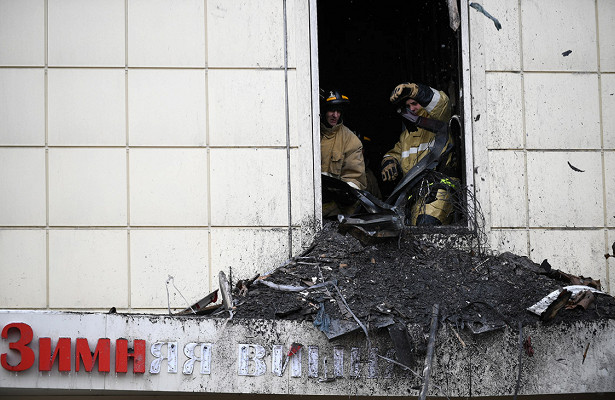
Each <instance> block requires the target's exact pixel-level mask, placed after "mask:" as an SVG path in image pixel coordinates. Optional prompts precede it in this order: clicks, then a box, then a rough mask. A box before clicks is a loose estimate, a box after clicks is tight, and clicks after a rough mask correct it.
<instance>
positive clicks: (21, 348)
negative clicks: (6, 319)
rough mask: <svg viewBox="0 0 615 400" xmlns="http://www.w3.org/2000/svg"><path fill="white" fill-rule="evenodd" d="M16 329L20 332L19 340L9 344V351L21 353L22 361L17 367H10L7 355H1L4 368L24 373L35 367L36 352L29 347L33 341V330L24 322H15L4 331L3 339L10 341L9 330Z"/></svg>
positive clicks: (0, 360) (0, 358)
mask: <svg viewBox="0 0 615 400" xmlns="http://www.w3.org/2000/svg"><path fill="white" fill-rule="evenodd" d="M11 328H15V329H17V330H18V331H19V340H18V341H16V342H12V343H9V349H11V350H15V351H18V352H19V355H20V360H19V363H18V364H17V365H10V364H9V363H8V361H7V359H6V358H7V354H6V353H2V355H0V362H1V363H2V367H3V368H4V369H6V370H7V371H24V370H26V369H28V368H30V367H31V366H32V365H34V350H32V349H31V348H29V347H28V343H30V342H31V341H32V336H33V332H32V328H31V327H30V325H28V324H24V323H23V322H13V323H11V324H8V325H6V326H5V327H4V328H3V329H2V339H8V334H9V329H11Z"/></svg>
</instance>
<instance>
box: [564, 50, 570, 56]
mask: <svg viewBox="0 0 615 400" xmlns="http://www.w3.org/2000/svg"><path fill="white" fill-rule="evenodd" d="M570 53H572V50H566V51H565V52H563V53H562V55H563V56H564V57H568V56H569V55H570Z"/></svg>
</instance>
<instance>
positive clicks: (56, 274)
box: [49, 229, 128, 309]
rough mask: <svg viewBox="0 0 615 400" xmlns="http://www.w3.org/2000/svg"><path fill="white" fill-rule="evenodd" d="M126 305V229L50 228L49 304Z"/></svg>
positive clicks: (102, 306) (55, 305)
mask: <svg viewBox="0 0 615 400" xmlns="http://www.w3.org/2000/svg"><path fill="white" fill-rule="evenodd" d="M127 306H128V239H127V233H126V231H125V230H73V229H70V230H50V231H49V307H51V308H103V309H108V308H110V307H118V308H120V307H127Z"/></svg>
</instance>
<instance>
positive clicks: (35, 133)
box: [0, 3, 45, 146]
mask: <svg viewBox="0 0 615 400" xmlns="http://www.w3.org/2000/svg"><path fill="white" fill-rule="evenodd" d="M0 4H1V3H0ZM0 18H1V17H0ZM0 121H2V123H1V124H0V145H25V146H28V145H34V146H36V145H39V146H43V145H45V71H44V70H43V69H11V68H6V69H4V68H3V69H0Z"/></svg>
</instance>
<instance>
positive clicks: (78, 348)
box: [75, 338, 111, 372]
mask: <svg viewBox="0 0 615 400" xmlns="http://www.w3.org/2000/svg"><path fill="white" fill-rule="evenodd" d="M97 358H98V372H109V371H110V370H111V340H110V339H98V343H97V344H96V349H95V350H94V357H92V352H91V350H90V345H89V344H88V340H87V339H85V338H77V343H76V344H75V371H79V366H80V364H81V363H80V362H79V361H80V360H81V361H83V368H84V369H85V370H86V371H87V372H90V371H92V368H93V367H94V362H95V361H96V359H97Z"/></svg>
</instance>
